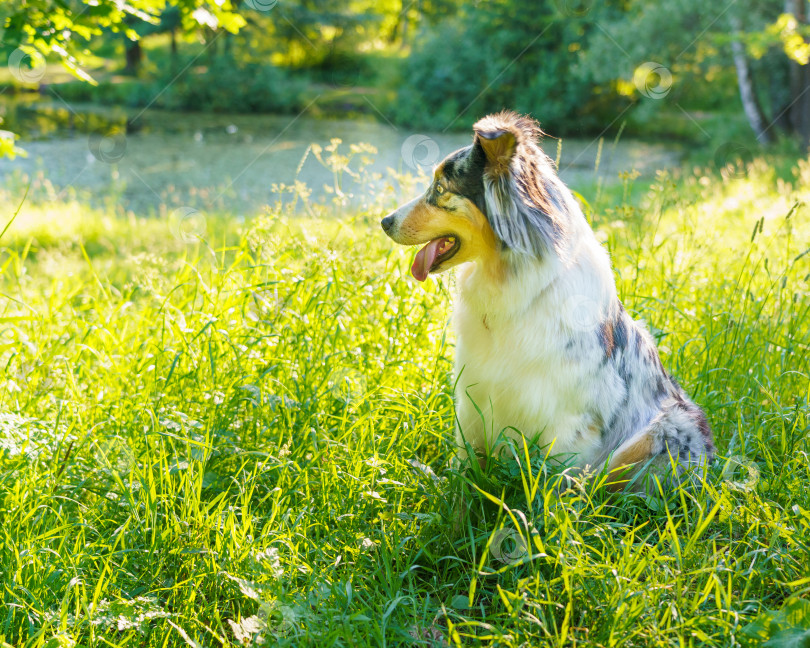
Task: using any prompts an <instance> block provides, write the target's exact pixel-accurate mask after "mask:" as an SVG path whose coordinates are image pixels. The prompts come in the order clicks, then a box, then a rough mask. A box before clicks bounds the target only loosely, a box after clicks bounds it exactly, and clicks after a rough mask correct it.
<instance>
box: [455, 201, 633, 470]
mask: <svg viewBox="0 0 810 648" xmlns="http://www.w3.org/2000/svg"><path fill="white" fill-rule="evenodd" d="M563 191H565V192H566V193H568V192H567V190H566V189H563ZM565 198H566V202H567V203H569V204H567V205H566V207H568V209H569V210H570V212H569V213H571V215H572V219H571V223H570V226H571V227H572V229H574V231H572V234H573V236H571V237H570V239H569V240H573V241H575V243H574V244H573V245H572V248H573V249H568V250H564V251H563V252H564V254H561V255H559V256H558V255H549V256H547V257H546V258H545V259H543V260H540V259H537V258H531V257H527V256H526V255H520V256H518V255H515V256H514V257H513V259H512V267H513V275H512V276H510V277H509V278H508V279H507V281H506V282H504V283H500V284H498V285H497V286H495V285H493V284H492V282H491V281H490V280H489V279H488V278H486V277H483V276H481V269H480V268H478V267H477V266H475V265H474V264H466V265H467V267H461V268H460V270H459V275H458V284H457V287H458V294H457V299H456V304H455V310H454V324H455V331H456V338H457V342H456V415H457V418H458V421H457V427H456V438H457V441H458V443H459V445H460V446H462V447H463V445H464V442H465V441H466V442H467V443H470V444H471V445H472V446H473V447H474V448H475V449H476V450H479V451H481V452H482V454H489V452H491V450H492V449H493V448H494V446H495V443H496V440H497V438H498V436H499V435H500V433H501V432H504V433H505V435H506V436H508V437H512V438H517V437H518V436H519V434H520V433H522V434H523V435H525V436H526V437H528V438H530V439H532V438H534V437H535V435H538V434H539V442H540V444H541V445H546V444H551V443H552V442H553V447H552V452H553V454H555V455H556V454H561V453H576V454H577V456H576V458H574V465H578V466H584V465H586V464H590V465H593V463H594V461H595V460H596V458H597V457H598V456H599V455H601V454H602V446H601V441H600V432H599V429H598V428H599V426H598V425H592V424H594V423H595V419H594V417H593V413H600V414H601V415H602V417H603V420H607V419H608V418H609V414H610V410H612V408H613V407H614V404H615V403H618V402H619V401H620V399H621V396H622V392H623V391H624V386H623V385H622V384H620V383H619V382H618V381H613V382H612V383H611V382H610V381H608V382H606V381H605V377H606V376H605V375H604V372H602V371H600V370H599V364H600V356H599V354H598V353H583V354H581V355H580V356H579V357H575V356H574V355H572V353H571V352H570V350H569V349H566V347H565V345H566V342H567V341H568V340H570V339H572V335H573V336H574V337H576V335H577V333H580V332H582V331H584V330H586V329H593V328H594V327H595V326H596V325H597V323H598V322H600V321H601V320H602V319H603V318H604V316H605V314H606V312H607V309H608V307H609V305H610V304H611V301H612V300H613V299H615V295H616V288H615V284H614V280H613V274H612V271H611V267H610V260H609V258H608V254H607V252H606V251H605V250H604V248H602V246H601V245H600V244H599V243H598V241H597V240H596V238H595V236H594V235H593V232H592V231H591V229H590V227H589V226H588V224H587V222H586V221H585V218H584V216H583V215H582V212H581V210H580V209H579V207H578V206H577V205H576V202H575V201H574V199H573V197H572V196H571V195H570V193H568V195H567V196H565ZM563 259H564V260H563ZM476 405H477V408H476ZM478 409H480V410H481V413H480V414H479V412H478Z"/></svg>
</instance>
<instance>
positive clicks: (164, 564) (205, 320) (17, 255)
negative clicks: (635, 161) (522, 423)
mask: <svg viewBox="0 0 810 648" xmlns="http://www.w3.org/2000/svg"><path fill="white" fill-rule="evenodd" d="M323 156H324V161H325V162H326V163H327V164H328V165H332V167H333V169H334V171H335V178H336V180H335V186H334V192H333V193H334V200H333V201H332V202H331V203H328V204H324V205H315V204H312V203H310V202H309V201H308V199H307V191H306V189H305V188H304V187H302V186H296V187H292V188H290V187H286V188H285V187H281V188H277V189H278V190H279V192H280V193H278V194H277V195H276V197H275V198H273V199H272V200H271V203H272V204H271V205H270V206H269V207H268V208H267V210H266V211H265V213H264V214H262V215H261V216H258V217H256V218H252V219H248V220H246V219H243V218H241V217H240V215H239V214H234V213H218V214H202V213H200V212H195V211H193V210H188V211H185V212H183V211H180V212H177V211H174V212H171V213H161V214H156V215H154V216H153V217H151V218H144V217H139V216H135V215H133V214H127V213H121V212H119V211H117V210H116V208H115V206H114V205H110V206H109V207H108V208H106V209H105V208H100V207H88V206H87V205H86V204H85V203H84V202H83V201H82V200H80V199H79V198H77V197H71V196H66V197H65V196H63V197H61V198H59V199H58V200H56V201H53V200H51V201H49V200H45V199H43V198H42V197H41V195H38V194H37V187H34V188H33V189H32V192H31V194H30V195H29V196H28V197H27V198H26V199H25V200H24V201H23V200H22V197H23V194H24V192H25V189H24V187H21V186H20V187H17V188H15V189H13V190H12V189H8V188H7V189H5V190H4V192H3V194H2V195H1V196H0V199H1V201H2V205H3V209H2V212H1V213H2V214H3V217H2V222H0V231H3V229H2V228H3V227H6V224H7V223H8V227H7V229H6V230H5V231H4V233H3V235H2V237H0V368H1V372H0V597H1V598H2V603H0V645H2V646H4V647H6V646H49V647H56V646H60V647H67V646H122V647H123V646H220V645H222V646H236V645H266V646H273V645H280V646H299V645H318V646H322V647H325V646H400V645H421V646H476V645H485V646H504V647H506V646H583V647H585V646H587V647H596V646H645V647H646V646H650V647H652V646H717V647H723V648H726V647H729V646H753V645H762V644H763V642H768V643H766V644H765V645H769V646H807V645H808V644H810V599H809V598H808V594H809V593H810V541H808V538H810V489H808V483H810V441H809V438H810V207H808V203H810V162H808V161H807V160H806V159H805V160H798V161H796V160H795V159H793V160H790V161H789V162H785V161H784V160H783V161H781V162H779V161H775V160H771V159H765V158H756V159H753V160H751V161H750V163H749V164H747V165H746V166H744V167H741V166H736V167H735V166H727V167H725V168H723V169H721V170H710V169H708V168H702V167H687V168H683V169H681V170H679V171H674V172H667V173H665V172H660V173H659V174H658V175H657V176H656V177H655V178H654V180H653V181H652V182H651V181H649V180H647V181H643V180H640V179H638V178H635V177H634V174H625V175H623V176H622V181H621V182H620V183H619V184H618V185H617V186H616V187H615V188H613V189H600V188H599V187H586V188H579V187H577V189H579V190H580V193H581V195H582V197H583V199H584V201H585V202H586V203H587V204H586V207H587V211H588V216H589V218H590V220H591V221H592V223H593V226H594V228H595V229H596V230H597V231H598V233H599V235H600V237H601V238H602V240H604V242H605V244H606V245H607V246H608V247H609V249H610V251H611V255H612V258H613V263H614V267H615V272H616V275H617V282H618V286H619V292H620V296H621V298H622V300H623V302H624V304H625V306H626V307H627V309H628V310H629V311H630V312H631V313H632V314H633V315H634V316H636V317H640V318H643V319H644V320H645V321H646V322H647V325H648V326H649V328H650V330H651V331H652V332H653V333H654V335H655V336H656V338H657V339H658V342H659V347H660V349H661V354H662V359H663V362H664V365H665V366H666V367H667V369H668V370H669V371H670V372H671V373H673V375H674V376H675V377H676V378H677V379H678V380H679V381H681V382H682V383H683V384H684V385H685V386H686V389H687V391H688V392H689V393H690V394H691V395H693V397H694V398H695V400H696V401H697V402H698V403H699V404H701V405H702V406H703V407H704V408H705V409H706V411H707V413H708V416H709V420H710V423H711V425H712V428H713V430H714V434H715V438H716V441H717V446H718V453H719V456H718V460H717V462H716V463H715V465H714V466H713V468H712V471H711V473H710V474H709V475H708V477H707V478H706V480H705V481H704V483H702V484H700V485H699V487H696V488H691V489H685V488H684V489H680V490H676V491H674V492H673V493H671V494H670V495H668V496H662V497H658V498H655V497H650V498H640V497H638V496H633V495H620V496H618V497H616V498H614V499H608V498H607V497H606V496H605V494H604V492H603V491H602V490H600V489H599V488H597V485H596V484H594V483H593V481H590V482H581V483H579V482H574V483H573V484H568V485H567V486H561V479H562V477H561V475H560V473H559V469H557V468H554V467H553V464H552V463H551V462H548V461H544V460H543V457H542V453H539V454H538V453H531V452H530V451H529V449H528V448H525V447H520V446H518V447H513V448H512V452H511V453H507V454H506V455H504V456H503V457H501V458H500V459H498V460H494V459H493V460H491V461H490V462H489V463H488V465H487V467H486V469H484V470H483V471H481V472H477V471H476V472H471V473H466V474H460V473H459V472H458V471H456V470H455V469H454V468H453V467H452V464H451V462H450V458H451V456H452V453H453V448H452V428H453V401H452V397H453V396H452V389H453V386H452V378H451V367H452V355H453V333H452V329H451V327H450V326H449V314H450V312H451V302H452V292H453V286H452V283H453V281H452V277H450V276H444V275H443V276H441V277H440V278H438V279H435V280H429V281H428V282H426V283H425V284H424V285H417V284H416V282H414V281H413V280H412V279H411V278H410V276H409V272H408V268H409V265H410V260H411V255H412V254H413V251H412V250H408V249H403V248H399V247H396V246H394V245H393V244H392V243H391V242H390V241H389V240H388V239H387V238H386V237H385V236H384V235H383V233H382V231H381V230H380V228H379V224H378V221H379V218H380V217H381V216H382V215H383V214H384V213H385V210H386V209H387V208H389V207H391V206H393V194H394V192H393V189H392V191H390V192H387V193H386V192H381V193H380V194H378V195H376V196H374V197H369V198H368V199H367V200H366V202H365V204H364V206H363V207H361V208H352V209H351V210H348V209H346V208H344V207H342V205H343V204H344V203H345V201H343V197H342V196H341V192H340V182H339V176H340V174H341V173H343V172H344V171H345V170H346V167H345V165H346V164H348V161H349V160H348V156H347V157H346V158H341V156H340V154H339V151H332V152H331V153H330V154H329V155H328V156H327V153H326V152H324V153H323ZM36 182H40V180H37V181H36ZM412 184H413V183H412ZM21 201H22V204H21ZM18 209H19V213H18V214H17V216H16V219H12V216H13V215H14V213H15V212H16V211H17V210H18ZM12 220H13V222H12ZM431 471H432V472H434V473H435V476H436V478H435V479H434V478H433V477H432V476H431ZM460 502H464V503H465V505H466V507H468V508H466V509H465V508H464V507H462V506H461V505H460ZM459 511H461V514H460V513H459Z"/></svg>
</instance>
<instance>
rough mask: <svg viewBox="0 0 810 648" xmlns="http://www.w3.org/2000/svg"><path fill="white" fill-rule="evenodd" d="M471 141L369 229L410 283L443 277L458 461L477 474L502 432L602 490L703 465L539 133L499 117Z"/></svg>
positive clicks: (682, 409) (698, 428) (693, 413)
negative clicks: (394, 255)
mask: <svg viewBox="0 0 810 648" xmlns="http://www.w3.org/2000/svg"><path fill="white" fill-rule="evenodd" d="M473 128H474V136H473V142H472V144H471V145H470V146H467V147H465V148H462V149H459V150H458V151H456V152H454V153H452V154H450V155H449V156H448V157H447V158H445V159H444V160H443V161H442V162H441V163H440V164H439V165H438V166H437V167H436V169H435V172H434V174H433V181H432V183H431V184H430V187H429V188H428V189H427V191H426V193H425V194H424V195H422V196H419V197H418V198H415V199H414V200H412V201H411V202H409V203H407V204H406V205H403V206H402V207H400V208H399V209H397V210H395V211H393V212H392V213H390V214H388V215H387V216H386V217H385V218H383V220H382V223H381V225H382V228H383V230H384V231H385V233H386V234H387V235H388V236H389V237H390V238H391V239H393V240H394V241H395V242H396V243H399V244H402V245H422V246H423V247H422V248H421V249H420V250H419V251H418V252H417V253H416V257H415V259H414V262H413V266H412V268H411V273H412V274H413V276H414V278H416V279H417V280H418V281H425V280H426V279H427V277H428V276H429V275H431V274H437V273H440V272H444V271H447V270H449V269H450V268H454V267H457V266H458V273H457V277H456V288H457V295H456V299H455V303H454V312H453V319H454V328H455V333H456V359H455V385H456V388H455V403H456V443H457V446H458V457H459V459H460V460H462V461H464V460H467V459H469V458H470V457H469V454H470V453H471V452H472V453H474V454H475V455H476V457H477V458H478V459H479V461H481V462H482V466H483V465H484V464H483V462H484V461H485V459H486V457H487V456H489V455H490V454H492V453H494V452H496V446H497V444H498V440H499V439H500V438H502V437H501V435H502V434H503V435H504V436H505V437H506V438H512V439H520V437H521V436H524V437H526V438H528V439H531V440H533V441H534V442H536V443H538V444H540V445H541V446H550V452H551V453H553V454H554V455H555V456H560V455H562V456H564V457H565V458H566V459H565V461H566V462H567V465H568V466H573V467H575V469H591V470H594V471H595V470H605V471H606V473H607V479H606V480H605V483H606V485H607V487H608V489H610V490H613V491H616V490H623V489H627V490H640V488H639V484H641V483H642V482H643V481H646V482H648V485H649V481H650V480H647V479H646V476H648V475H651V474H657V475H669V476H672V477H678V476H681V475H683V474H684V473H685V472H686V471H687V470H688V469H691V468H693V467H696V466H701V467H704V468H705V466H708V464H709V463H710V462H711V461H712V459H713V456H714V443H713V439H712V433H711V430H710V427H709V424H708V422H707V419H706V416H705V414H704V412H703V411H702V410H701V408H700V407H698V406H697V405H696V404H695V403H694V402H692V400H690V398H689V397H688V396H687V394H686V393H685V392H684V390H683V389H682V388H681V386H680V385H679V384H678V383H677V382H676V381H675V380H674V379H673V378H672V377H670V376H669V374H668V373H667V372H666V371H665V369H664V367H663V365H662V364H661V360H660V358H659V355H658V349H657V348H656V345H655V342H654V340H653V338H652V336H651V335H650V334H649V332H648V331H647V330H646V329H645V328H644V326H643V325H642V324H640V323H639V322H636V321H634V320H633V318H632V317H631V316H630V315H629V314H628V313H627V311H626V310H625V309H624V307H623V305H622V303H621V301H620V300H619V298H618V295H617V293H616V285H615V281H614V278H613V271H612V268H611V264H610V258H609V256H608V253H607V251H606V250H605V249H604V247H602V245H601V244H600V243H599V242H598V241H597V239H596V236H595V235H594V232H593V230H592V229H591V227H590V225H589V224H588V222H587V220H586V219H585V217H584V215H583V213H582V210H581V209H580V207H579V204H578V203H577V201H576V200H575V199H574V196H573V195H572V193H571V191H570V190H569V189H568V188H567V187H566V186H565V184H563V182H562V181H561V180H560V179H559V177H558V176H557V174H556V171H555V168H554V163H553V162H552V161H551V159H550V158H549V157H548V156H547V155H546V154H545V153H543V151H542V150H541V149H540V146H539V140H540V138H541V136H542V135H543V133H542V131H541V130H540V126H539V124H538V123H537V122H536V121H535V120H534V119H532V118H530V117H527V116H521V115H518V114H516V113H514V112H510V111H504V112H500V113H498V114H493V115H489V116H486V117H484V118H483V119H481V120H479V121H478V122H477V123H476V124H475V125H474V127H473ZM653 468H657V471H656V470H654V469H653ZM691 474H694V471H691ZM641 477H645V479H643V480H642V479H640V478H641ZM669 481H670V483H671V482H672V481H673V480H669ZM659 483H660V481H659Z"/></svg>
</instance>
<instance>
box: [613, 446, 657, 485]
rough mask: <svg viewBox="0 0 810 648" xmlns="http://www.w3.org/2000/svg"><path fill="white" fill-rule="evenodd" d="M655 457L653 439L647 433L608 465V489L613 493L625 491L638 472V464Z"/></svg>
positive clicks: (615, 456) (619, 453)
mask: <svg viewBox="0 0 810 648" xmlns="http://www.w3.org/2000/svg"><path fill="white" fill-rule="evenodd" d="M652 456H653V439H652V436H651V435H650V434H649V433H645V434H643V435H642V436H641V438H640V439H638V440H637V441H636V442H635V443H633V444H632V445H630V446H628V447H627V448H624V449H622V450H621V452H617V453H616V454H614V455H613V457H612V458H611V460H610V463H609V464H608V481H607V489H608V490H609V491H611V492H614V493H615V492H617V491H621V490H624V488H625V486H626V485H627V483H628V482H629V481H630V479H631V478H632V477H633V475H634V474H635V472H636V470H637V464H639V463H644V462H646V461H647V460H648V459H650V457H652Z"/></svg>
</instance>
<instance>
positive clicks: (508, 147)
mask: <svg viewBox="0 0 810 648" xmlns="http://www.w3.org/2000/svg"><path fill="white" fill-rule="evenodd" d="M475 141H476V143H477V144H478V145H479V146H480V147H481V148H482V149H483V151H484V155H486V158H487V166H488V167H490V170H492V171H495V172H498V173H500V172H503V171H506V170H507V169H508V168H509V163H510V162H511V161H512V156H513V155H514V153H515V147H516V146H517V140H516V139H515V135H514V133H512V132H511V131H508V130H506V129H498V130H481V129H478V128H476V129H475Z"/></svg>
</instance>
